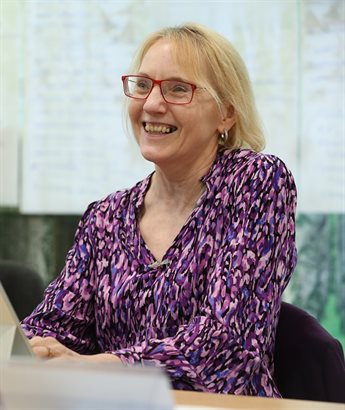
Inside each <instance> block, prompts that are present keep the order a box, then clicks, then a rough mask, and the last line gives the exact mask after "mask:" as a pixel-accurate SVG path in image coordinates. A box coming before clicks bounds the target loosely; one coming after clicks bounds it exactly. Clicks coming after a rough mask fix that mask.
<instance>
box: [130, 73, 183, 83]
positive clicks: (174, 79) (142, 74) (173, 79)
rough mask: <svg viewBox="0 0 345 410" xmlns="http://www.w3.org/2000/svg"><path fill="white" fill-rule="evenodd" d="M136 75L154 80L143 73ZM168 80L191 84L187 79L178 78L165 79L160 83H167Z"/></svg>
mask: <svg viewBox="0 0 345 410" xmlns="http://www.w3.org/2000/svg"><path fill="white" fill-rule="evenodd" d="M136 75H138V76H143V77H148V78H152V77H150V76H149V75H148V74H146V73H143V72H139V73H138V74H136ZM153 80H156V78H153ZM166 80H168V81H181V82H183V83H189V84H190V83H191V81H190V80H187V79H185V78H182V77H177V76H174V77H168V78H164V79H163V80H160V81H166Z"/></svg>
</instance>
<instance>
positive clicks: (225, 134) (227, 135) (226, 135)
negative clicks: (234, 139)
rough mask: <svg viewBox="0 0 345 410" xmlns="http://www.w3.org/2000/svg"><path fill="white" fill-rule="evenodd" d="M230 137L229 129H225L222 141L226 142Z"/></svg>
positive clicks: (221, 137) (221, 135)
mask: <svg viewBox="0 0 345 410" xmlns="http://www.w3.org/2000/svg"><path fill="white" fill-rule="evenodd" d="M228 138H229V134H228V130H223V132H222V133H221V134H220V140H221V143H222V144H225V143H226V141H227V140H228Z"/></svg>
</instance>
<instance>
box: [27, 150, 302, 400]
mask: <svg viewBox="0 0 345 410" xmlns="http://www.w3.org/2000/svg"><path fill="white" fill-rule="evenodd" d="M150 179H151V177H150V176H148V177H147V178H146V179H144V180H143V181H141V182H139V183H138V184H137V185H135V186H134V187H133V188H131V189H128V190H124V191H118V192H115V193H113V194H111V195H109V196H108V197H106V198H105V199H103V200H100V201H98V202H94V203H92V204H91V205H90V206H89V207H88V209H87V211H86V212H85V214H84V215H83V217H82V219H81V221H80V224H79V227H78V230H77V232H76V236H75V241H74V245H73V247H72V249H71V250H70V251H69V253H68V255H67V259H66V265H65V267H64V269H63V271H62V272H61V274H60V276H58V277H57V279H55V280H54V281H53V282H52V283H51V284H50V285H49V286H48V288H47V290H46V292H45V297H44V301H43V302H42V303H41V304H40V305H39V306H38V307H37V308H36V309H35V310H34V312H33V313H32V314H31V315H30V316H29V317H27V318H26V319H25V320H24V321H23V323H22V326H23V328H24V330H25V332H26V334H27V336H28V337H32V336H34V335H41V336H42V335H45V336H48V335H50V336H53V337H56V338H57V339H58V340H59V341H60V342H62V343H63V344H65V345H66V346H67V347H69V348H71V349H73V350H75V351H77V352H79V353H84V354H94V353H99V352H111V353H113V354H115V355H117V356H118V357H119V358H120V359H121V360H122V362H123V363H124V364H132V363H138V362H139V363H141V364H143V365H145V363H150V364H152V363H153V364H154V365H156V366H161V367H164V368H165V371H166V372H167V373H168V375H169V377H170V379H171V381H172V384H173V386H174V388H177V389H184V390H200V391H208V392H220V393H234V394H247V395H260V396H271V397H272V396H273V397H279V396H280V395H279V392H278V390H277V388H276V386H275V383H274V381H273V377H272V375H273V373H272V372H273V362H272V355H273V345H274V338H275V330H276V324H277V318H278V313H279V309H280V301H281V294H282V292H283V290H284V288H285V287H286V285H287V283H288V281H289V279H290V276H291V273H292V271H293V269H294V267H295V264H296V248H295V207H296V189H295V184H294V180H293V177H292V176H291V174H290V172H289V171H288V170H287V168H286V166H285V165H284V163H283V162H282V161H281V160H279V159H278V158H276V157H274V156H272V155H264V154H258V153H255V152H252V151H250V150H245V149H243V150H234V151H220V152H219V153H218V155H217V158H216V160H215V162H214V164H213V166H212V167H211V169H210V170H209V172H208V173H207V174H206V175H205V176H204V177H203V178H202V181H203V182H204V184H205V186H206V189H205V191H204V193H203V195H202V196H201V198H200V199H199V201H198V203H197V205H196V207H195V209H194V210H193V212H192V214H191V215H190V217H189V218H188V220H187V221H186V223H185V225H184V226H183V227H182V229H181V231H180V233H179V234H178V235H177V237H176V238H175V240H174V242H173V244H172V245H171V246H170V248H169V249H168V250H167V252H166V254H165V256H164V260H165V261H166V263H164V264H158V265H157V264H155V263H154V262H155V260H154V257H153V255H152V254H151V253H150V250H149V249H148V248H147V246H146V245H145V242H144V241H143V238H142V237H141V235H140V232H139V227H138V221H137V215H138V214H139V212H140V207H141V206H142V205H143V201H144V197H145V193H146V191H147V189H148V187H149V184H150Z"/></svg>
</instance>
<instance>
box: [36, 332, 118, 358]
mask: <svg viewBox="0 0 345 410" xmlns="http://www.w3.org/2000/svg"><path fill="white" fill-rule="evenodd" d="M29 342H30V344H31V347H32V350H33V352H34V354H35V355H36V356H37V357H39V358H41V359H49V360H54V361H56V360H63V361H66V360H81V361H88V362H93V363H105V362H117V363H121V360H120V359H119V358H118V357H116V356H115V355H113V354H111V353H99V354H95V355H82V354H79V353H77V352H75V351H73V350H71V349H69V348H68V347H66V346H64V345H63V344H62V343H60V342H59V341H58V340H56V339H54V338H53V337H50V336H48V337H41V336H35V337H33V338H32V339H31V340H30V341H29Z"/></svg>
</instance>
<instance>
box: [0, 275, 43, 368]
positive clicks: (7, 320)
mask: <svg viewBox="0 0 345 410" xmlns="http://www.w3.org/2000/svg"><path fill="white" fill-rule="evenodd" d="M15 356H25V357H31V358H34V357H35V356H34V353H33V351H32V349H31V346H30V343H29V341H28V339H27V337H26V336H25V334H24V332H23V330H22V328H21V326H20V323H19V319H18V317H17V314H16V312H15V311H14V308H13V306H12V304H11V302H10V300H9V298H8V296H7V294H6V292H5V289H4V287H3V286H2V283H1V282H0V361H1V362H4V361H6V360H9V359H11V358H12V357H15Z"/></svg>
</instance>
